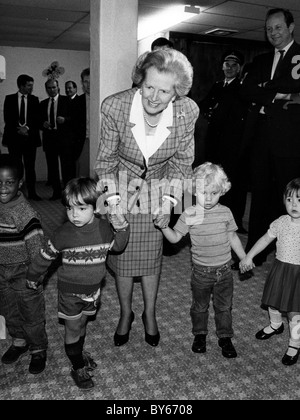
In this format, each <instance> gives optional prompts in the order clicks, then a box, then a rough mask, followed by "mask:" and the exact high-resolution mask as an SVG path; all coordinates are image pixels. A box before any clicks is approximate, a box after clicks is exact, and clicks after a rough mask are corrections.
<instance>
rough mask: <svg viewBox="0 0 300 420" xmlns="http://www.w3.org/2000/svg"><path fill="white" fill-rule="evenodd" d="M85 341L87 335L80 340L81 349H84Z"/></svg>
mask: <svg viewBox="0 0 300 420" xmlns="http://www.w3.org/2000/svg"><path fill="white" fill-rule="evenodd" d="M84 341H85V335H82V336H81V337H80V338H79V343H80V345H81V348H82V349H83V346H84Z"/></svg>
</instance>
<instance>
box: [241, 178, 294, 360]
mask: <svg viewBox="0 0 300 420" xmlns="http://www.w3.org/2000/svg"><path fill="white" fill-rule="evenodd" d="M283 198H284V204H285V207H286V211H287V214H286V215H284V216H280V217H279V218H278V219H276V220H275V221H273V222H272V223H271V225H270V228H269V230H268V231H267V232H266V233H265V234H264V235H263V236H262V237H261V238H260V239H259V240H258V241H257V242H256V243H255V245H254V246H253V247H252V248H251V249H250V251H249V252H248V254H247V255H246V257H245V258H244V259H243V260H242V261H241V262H240V269H241V271H242V272H245V271H246V270H249V269H251V268H253V267H254V264H253V258H254V257H255V256H256V255H257V254H259V253H260V252H261V251H263V250H264V249H265V248H266V247H267V246H268V245H269V244H270V243H271V242H272V241H273V240H274V239H277V243H276V258H275V261H274V263H273V265H272V268H271V270H270V272H269V274H268V277H267V280H266V283H265V287H264V291H263V296H262V304H263V305H265V306H267V307H268V312H269V317H270V325H268V326H267V327H265V328H263V329H262V330H260V331H258V332H257V333H256V336H255V337H256V338H257V339H258V340H266V339H269V338H270V337H272V336H273V335H276V334H281V333H282V332H283V330H284V324H283V321H282V313H286V314H287V318H288V322H289V330H290V338H289V345H288V349H287V351H286V353H285V354H284V356H283V358H282V363H283V364H284V365H288V366H290V365H293V364H295V363H296V362H297V360H298V357H299V353H300V334H299V332H300V323H299V322H300V178H295V179H293V180H292V181H290V182H289V183H288V184H287V186H286V188H285V192H284V195H283Z"/></svg>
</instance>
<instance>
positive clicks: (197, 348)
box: [192, 334, 206, 353]
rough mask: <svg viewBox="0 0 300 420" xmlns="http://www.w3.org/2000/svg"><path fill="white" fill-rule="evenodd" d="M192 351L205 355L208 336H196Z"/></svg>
mask: <svg viewBox="0 0 300 420" xmlns="http://www.w3.org/2000/svg"><path fill="white" fill-rule="evenodd" d="M192 351H193V352H194V353H205V352H206V335H205V334H197V335H195V338H194V342H193V345H192Z"/></svg>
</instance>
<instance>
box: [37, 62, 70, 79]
mask: <svg viewBox="0 0 300 420" xmlns="http://www.w3.org/2000/svg"><path fill="white" fill-rule="evenodd" d="M64 72H65V69H64V67H60V65H59V62H58V61H53V63H51V64H50V66H48V67H47V68H46V69H45V70H44V71H43V73H42V75H43V76H44V77H47V78H48V79H58V78H59V76H61V75H62V74H64Z"/></svg>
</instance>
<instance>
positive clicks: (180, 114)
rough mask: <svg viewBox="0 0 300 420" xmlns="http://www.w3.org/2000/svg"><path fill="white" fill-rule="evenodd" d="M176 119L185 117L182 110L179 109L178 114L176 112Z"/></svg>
mask: <svg viewBox="0 0 300 420" xmlns="http://www.w3.org/2000/svg"><path fill="white" fill-rule="evenodd" d="M176 117H177V118H178V119H180V118H184V117H185V112H184V110H183V108H181V110H180V112H177V114H176Z"/></svg>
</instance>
